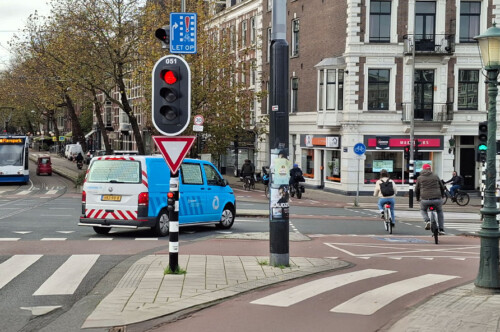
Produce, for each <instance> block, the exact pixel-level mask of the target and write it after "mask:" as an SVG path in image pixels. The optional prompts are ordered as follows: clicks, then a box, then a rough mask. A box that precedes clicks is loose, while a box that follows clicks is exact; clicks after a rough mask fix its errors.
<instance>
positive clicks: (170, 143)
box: [153, 136, 196, 174]
mask: <svg viewBox="0 0 500 332" xmlns="http://www.w3.org/2000/svg"><path fill="white" fill-rule="evenodd" d="M195 139H196V136H173V137H166V136H153V140H154V141H155V144H156V146H157V147H158V149H160V152H161V154H162V155H163V158H165V161H166V162H167V165H168V167H169V168H170V170H171V171H172V173H174V174H175V173H176V172H177V171H178V170H179V167H180V166H181V163H182V161H183V160H184V157H185V156H186V154H187V153H188V151H189V149H191V146H192V145H193V143H194V140H195Z"/></svg>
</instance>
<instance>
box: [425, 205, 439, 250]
mask: <svg viewBox="0 0 500 332" xmlns="http://www.w3.org/2000/svg"><path fill="white" fill-rule="evenodd" d="M427 212H430V213H431V218H430V222H431V233H432V236H433V237H434V243H436V244H438V243H439V240H438V238H439V226H438V218H437V213H436V207H435V206H434V205H430V206H429V207H428V208H427Z"/></svg>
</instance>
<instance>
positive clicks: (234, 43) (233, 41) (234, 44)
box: [231, 25, 237, 51]
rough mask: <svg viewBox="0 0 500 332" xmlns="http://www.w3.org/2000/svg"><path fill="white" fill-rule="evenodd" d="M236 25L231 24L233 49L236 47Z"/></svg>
mask: <svg viewBox="0 0 500 332" xmlns="http://www.w3.org/2000/svg"><path fill="white" fill-rule="evenodd" d="M236 42H237V38H236V27H235V26H234V25H232V26H231V50H232V51H234V50H235V49H236Z"/></svg>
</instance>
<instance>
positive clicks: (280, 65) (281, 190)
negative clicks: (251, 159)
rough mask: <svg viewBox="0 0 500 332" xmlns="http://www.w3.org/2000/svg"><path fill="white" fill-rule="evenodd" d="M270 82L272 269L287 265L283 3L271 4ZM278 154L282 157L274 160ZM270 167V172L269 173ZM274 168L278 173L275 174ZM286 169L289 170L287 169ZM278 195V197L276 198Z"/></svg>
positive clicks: (286, 121)
mask: <svg viewBox="0 0 500 332" xmlns="http://www.w3.org/2000/svg"><path fill="white" fill-rule="evenodd" d="M270 51H271V83H270V98H269V101H270V105H268V108H269V110H268V112H269V119H270V124H269V151H270V160H271V165H272V166H273V167H272V169H271V170H270V171H271V181H270V187H269V188H270V197H269V211H270V213H269V245H270V264H271V265H272V266H281V265H283V266H288V265H289V259H290V257H289V213H288V211H289V203H288V193H289V186H288V179H289V172H290V170H289V169H286V167H287V166H286V165H288V164H287V161H288V160H286V156H287V155H288V153H286V151H288V143H289V139H288V131H289V129H288V99H289V98H288V94H289V92H288V79H289V77H288V72H289V68H288V43H287V41H286V0H274V1H273V20H272V37H271V48H270ZM280 152H285V155H284V156H281V157H284V158H285V159H282V158H277V156H279V155H280ZM278 163H279V164H278ZM273 168H274V170H273ZM278 168H280V170H281V171H282V172H280V174H278V173H279V172H278V171H277V170H278ZM288 168H290V167H289V166H288ZM280 194H281V195H282V197H281V198H280V197H279V196H280Z"/></svg>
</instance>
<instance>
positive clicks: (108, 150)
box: [92, 90, 112, 154]
mask: <svg viewBox="0 0 500 332" xmlns="http://www.w3.org/2000/svg"><path fill="white" fill-rule="evenodd" d="M92 94H93V95H94V109H95V117H96V118H97V125H98V127H99V131H98V132H97V135H102V140H103V143H104V149H105V150H106V154H111V153H112V151H111V150H112V149H111V144H110V143H109V137H108V132H107V131H106V128H105V127H104V120H103V119H102V113H101V109H102V108H101V107H102V104H101V103H100V102H99V100H98V99H97V94H96V92H95V90H93V91H92Z"/></svg>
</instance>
